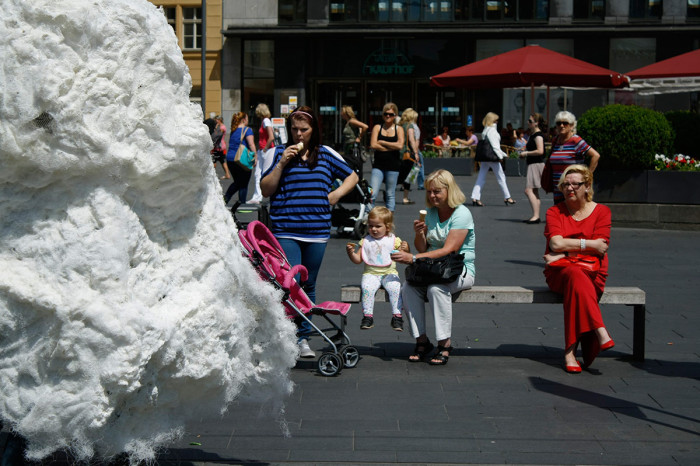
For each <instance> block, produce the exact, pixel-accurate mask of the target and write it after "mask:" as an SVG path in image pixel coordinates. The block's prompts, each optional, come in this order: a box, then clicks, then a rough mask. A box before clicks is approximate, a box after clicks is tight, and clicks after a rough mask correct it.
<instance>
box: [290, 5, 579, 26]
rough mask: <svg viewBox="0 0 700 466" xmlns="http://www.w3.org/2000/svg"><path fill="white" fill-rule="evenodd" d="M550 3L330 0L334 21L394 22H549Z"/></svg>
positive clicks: (331, 14) (332, 20)
mask: <svg viewBox="0 0 700 466" xmlns="http://www.w3.org/2000/svg"><path fill="white" fill-rule="evenodd" d="M286 1H287V2H290V1H291V0H286ZM577 1H578V0H577ZM549 4H550V2H549V0H330V20H331V22H356V21H360V22H377V21H379V22H393V23H400V22H404V21H408V22H452V21H516V20H520V21H546V20H547V19H548V18H549Z"/></svg>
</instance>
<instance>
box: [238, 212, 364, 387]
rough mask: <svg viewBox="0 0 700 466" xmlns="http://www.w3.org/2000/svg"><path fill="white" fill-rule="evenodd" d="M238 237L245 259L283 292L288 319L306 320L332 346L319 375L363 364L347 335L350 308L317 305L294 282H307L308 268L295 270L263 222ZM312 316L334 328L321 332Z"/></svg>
mask: <svg viewBox="0 0 700 466" xmlns="http://www.w3.org/2000/svg"><path fill="white" fill-rule="evenodd" d="M238 237H239V238H240V240H241V245H242V246H243V249H244V255H246V256H247V257H248V259H249V260H250V262H251V263H252V264H253V266H254V267H255V268H256V270H257V271H258V274H259V275H260V277H261V278H262V279H263V280H265V281H267V282H270V283H271V284H272V285H273V286H274V287H275V288H277V289H280V290H282V291H283V292H284V296H283V299H282V304H283V305H284V309H285V312H286V314H287V317H289V318H290V319H294V318H297V317H299V318H301V319H303V320H305V321H306V322H307V323H308V324H309V325H310V326H311V328H313V329H314V331H315V332H316V333H318V334H319V335H320V336H321V337H322V338H323V339H324V340H326V342H327V343H328V344H329V345H330V346H331V349H332V350H331V351H325V352H324V353H323V354H322V355H321V357H319V358H318V371H319V372H320V373H321V374H322V375H325V376H333V375H336V374H338V373H340V371H341V369H342V368H343V367H346V368H353V367H355V366H356V365H357V363H358V362H359V360H360V353H359V351H358V350H357V348H355V347H354V346H351V345H350V338H349V337H348V335H347V334H346V333H345V325H346V323H347V317H346V316H347V313H348V311H350V304H348V303H338V302H334V301H326V302H323V303H320V304H318V305H314V303H312V302H311V300H310V299H309V297H308V296H307V294H306V293H305V292H304V290H303V289H302V287H301V286H300V285H299V283H297V281H296V280H295V278H294V277H295V276H296V275H297V274H299V275H300V278H301V281H302V282H303V281H304V280H306V279H307V277H308V272H307V270H306V267H304V266H303V265H295V266H292V265H291V264H290V263H289V262H288V261H287V256H286V255H285V253H284V251H283V250H282V246H280V244H279V242H278V241H277V238H275V237H274V235H273V234H272V232H271V231H270V230H269V229H268V228H267V227H266V226H265V225H264V224H263V223H262V222H259V221H257V220H254V221H252V222H250V223H249V224H248V226H247V227H246V228H245V229H239V230H238ZM309 315H318V316H321V317H323V318H324V319H325V320H326V321H327V322H328V323H329V324H330V325H331V328H326V329H320V328H319V327H317V326H316V325H315V324H314V323H313V322H312V321H311V319H310V318H309V317H308V316H309ZM329 315H335V316H340V327H339V326H338V325H336V324H335V323H334V322H333V321H332V320H331V319H330V318H329ZM329 330H336V334H335V335H334V336H332V337H328V336H327V335H326V334H325V333H324V332H326V331H329Z"/></svg>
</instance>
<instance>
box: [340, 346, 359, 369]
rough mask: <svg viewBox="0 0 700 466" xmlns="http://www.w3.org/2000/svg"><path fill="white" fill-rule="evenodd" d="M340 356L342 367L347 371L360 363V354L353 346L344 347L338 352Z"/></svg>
mask: <svg viewBox="0 0 700 466" xmlns="http://www.w3.org/2000/svg"><path fill="white" fill-rule="evenodd" d="M340 354H341V355H342V356H343V361H345V364H344V365H345V367H346V368H348V369H352V368H353V367H355V366H357V363H358V362H360V352H359V351H357V348H355V347H354V346H346V347H345V348H343V349H342V350H340Z"/></svg>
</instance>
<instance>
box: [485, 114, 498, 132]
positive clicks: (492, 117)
mask: <svg viewBox="0 0 700 466" xmlns="http://www.w3.org/2000/svg"><path fill="white" fill-rule="evenodd" d="M496 120H498V115H497V114H495V113H493V112H489V113H487V114H486V116H485V117H484V119H483V120H481V124H482V125H484V128H486V127H487V126H491V125H492V124H494V123H496Z"/></svg>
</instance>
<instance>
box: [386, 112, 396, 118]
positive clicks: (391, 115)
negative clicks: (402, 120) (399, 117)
mask: <svg viewBox="0 0 700 466" xmlns="http://www.w3.org/2000/svg"><path fill="white" fill-rule="evenodd" d="M384 116H388V117H393V116H396V113H391V112H384Z"/></svg>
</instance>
